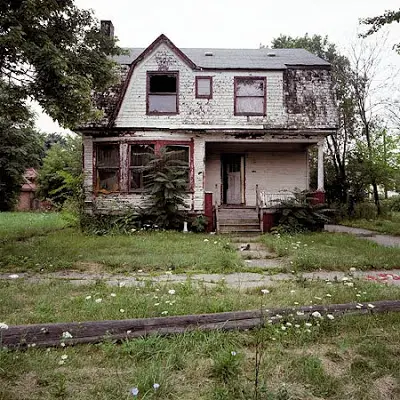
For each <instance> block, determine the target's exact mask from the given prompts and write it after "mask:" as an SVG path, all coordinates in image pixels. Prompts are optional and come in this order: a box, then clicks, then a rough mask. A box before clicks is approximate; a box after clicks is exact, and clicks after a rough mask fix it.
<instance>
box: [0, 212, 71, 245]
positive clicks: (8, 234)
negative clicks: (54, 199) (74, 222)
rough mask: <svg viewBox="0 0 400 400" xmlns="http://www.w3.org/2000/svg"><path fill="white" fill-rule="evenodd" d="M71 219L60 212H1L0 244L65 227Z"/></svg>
mask: <svg viewBox="0 0 400 400" xmlns="http://www.w3.org/2000/svg"><path fill="white" fill-rule="evenodd" d="M69 224H70V220H68V219H67V218H65V216H62V215H61V214H59V213H39V212H38V213H29V212H2V213H0V244H1V243H2V242H6V241H12V240H20V239H26V238H29V237H32V236H35V235H43V234H46V233H48V232H51V231H54V230H58V229H62V228H65V227H66V226H68V225H69Z"/></svg>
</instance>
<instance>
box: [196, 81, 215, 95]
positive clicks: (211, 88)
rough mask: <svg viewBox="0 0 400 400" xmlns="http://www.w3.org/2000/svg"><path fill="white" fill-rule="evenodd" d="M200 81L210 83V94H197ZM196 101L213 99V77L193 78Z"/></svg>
mask: <svg viewBox="0 0 400 400" xmlns="http://www.w3.org/2000/svg"><path fill="white" fill-rule="evenodd" d="M200 79H208V80H209V81H210V94H209V95H204V94H199V86H198V82H199V80H200ZM195 88H196V99H208V100H209V99H212V98H213V77H212V76H196V78H195Z"/></svg>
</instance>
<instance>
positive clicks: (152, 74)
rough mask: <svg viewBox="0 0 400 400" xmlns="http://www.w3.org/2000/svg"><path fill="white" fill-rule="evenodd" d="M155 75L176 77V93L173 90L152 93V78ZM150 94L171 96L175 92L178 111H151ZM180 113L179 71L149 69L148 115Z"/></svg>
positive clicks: (147, 79) (147, 83) (147, 86)
mask: <svg viewBox="0 0 400 400" xmlns="http://www.w3.org/2000/svg"><path fill="white" fill-rule="evenodd" d="M155 75H170V76H174V77H175V78H176V93H171V92H158V93H150V78H151V77H152V76H155ZM150 94H155V95H159V96H164V95H165V96H171V95H173V94H175V95H176V111H174V112H168V111H161V112H155V111H150V109H149V105H150V102H149V96H150ZM177 114H179V71H147V73H146V115H177Z"/></svg>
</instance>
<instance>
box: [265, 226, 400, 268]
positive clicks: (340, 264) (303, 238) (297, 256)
mask: <svg viewBox="0 0 400 400" xmlns="http://www.w3.org/2000/svg"><path fill="white" fill-rule="evenodd" d="M262 241H263V243H265V244H266V245H267V247H268V248H269V249H271V250H272V251H274V252H276V253H277V254H278V255H279V256H288V257H289V260H290V261H289V262H290V265H289V269H291V270H298V271H314V270H318V269H325V270H339V271H346V270H348V269H349V268H352V267H354V268H358V269H362V270H367V269H390V268H398V267H399V266H400V249H399V248H394V247H383V246H380V245H378V244H376V243H373V242H371V241H368V240H363V239H359V238H356V237H354V236H352V235H348V234H339V233H327V232H323V233H308V234H297V235H286V234H285V235H264V236H263V237H262Z"/></svg>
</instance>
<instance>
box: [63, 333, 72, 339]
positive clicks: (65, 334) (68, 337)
mask: <svg viewBox="0 0 400 400" xmlns="http://www.w3.org/2000/svg"><path fill="white" fill-rule="evenodd" d="M61 337H62V338H63V339H72V335H71V334H70V333H69V332H68V331H67V332H63V333H62V336H61Z"/></svg>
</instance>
